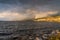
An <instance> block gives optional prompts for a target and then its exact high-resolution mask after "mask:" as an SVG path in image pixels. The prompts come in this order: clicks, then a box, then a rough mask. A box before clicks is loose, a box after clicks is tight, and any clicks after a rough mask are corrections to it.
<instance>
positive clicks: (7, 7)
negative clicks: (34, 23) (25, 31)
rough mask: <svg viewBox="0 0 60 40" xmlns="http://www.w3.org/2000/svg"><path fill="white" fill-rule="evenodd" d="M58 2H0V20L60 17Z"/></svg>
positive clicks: (28, 0) (37, 0)
mask: <svg viewBox="0 0 60 40" xmlns="http://www.w3.org/2000/svg"><path fill="white" fill-rule="evenodd" d="M59 11H60V0H0V20H24V19H32V18H38V17H47V16H53V15H60V12H59Z"/></svg>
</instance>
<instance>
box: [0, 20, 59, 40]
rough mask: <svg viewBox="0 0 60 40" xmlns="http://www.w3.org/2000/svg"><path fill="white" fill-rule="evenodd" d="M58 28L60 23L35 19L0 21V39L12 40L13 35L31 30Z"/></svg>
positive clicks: (17, 35) (36, 31)
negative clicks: (36, 20)
mask: <svg viewBox="0 0 60 40" xmlns="http://www.w3.org/2000/svg"><path fill="white" fill-rule="evenodd" d="M54 29H60V23H55V22H35V21H0V39H1V40H2V39H3V40H9V39H10V38H11V40H13V39H12V38H14V37H19V36H21V35H26V34H29V33H31V32H33V33H34V34H35V33H36V34H39V33H41V31H48V30H54Z"/></svg>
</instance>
